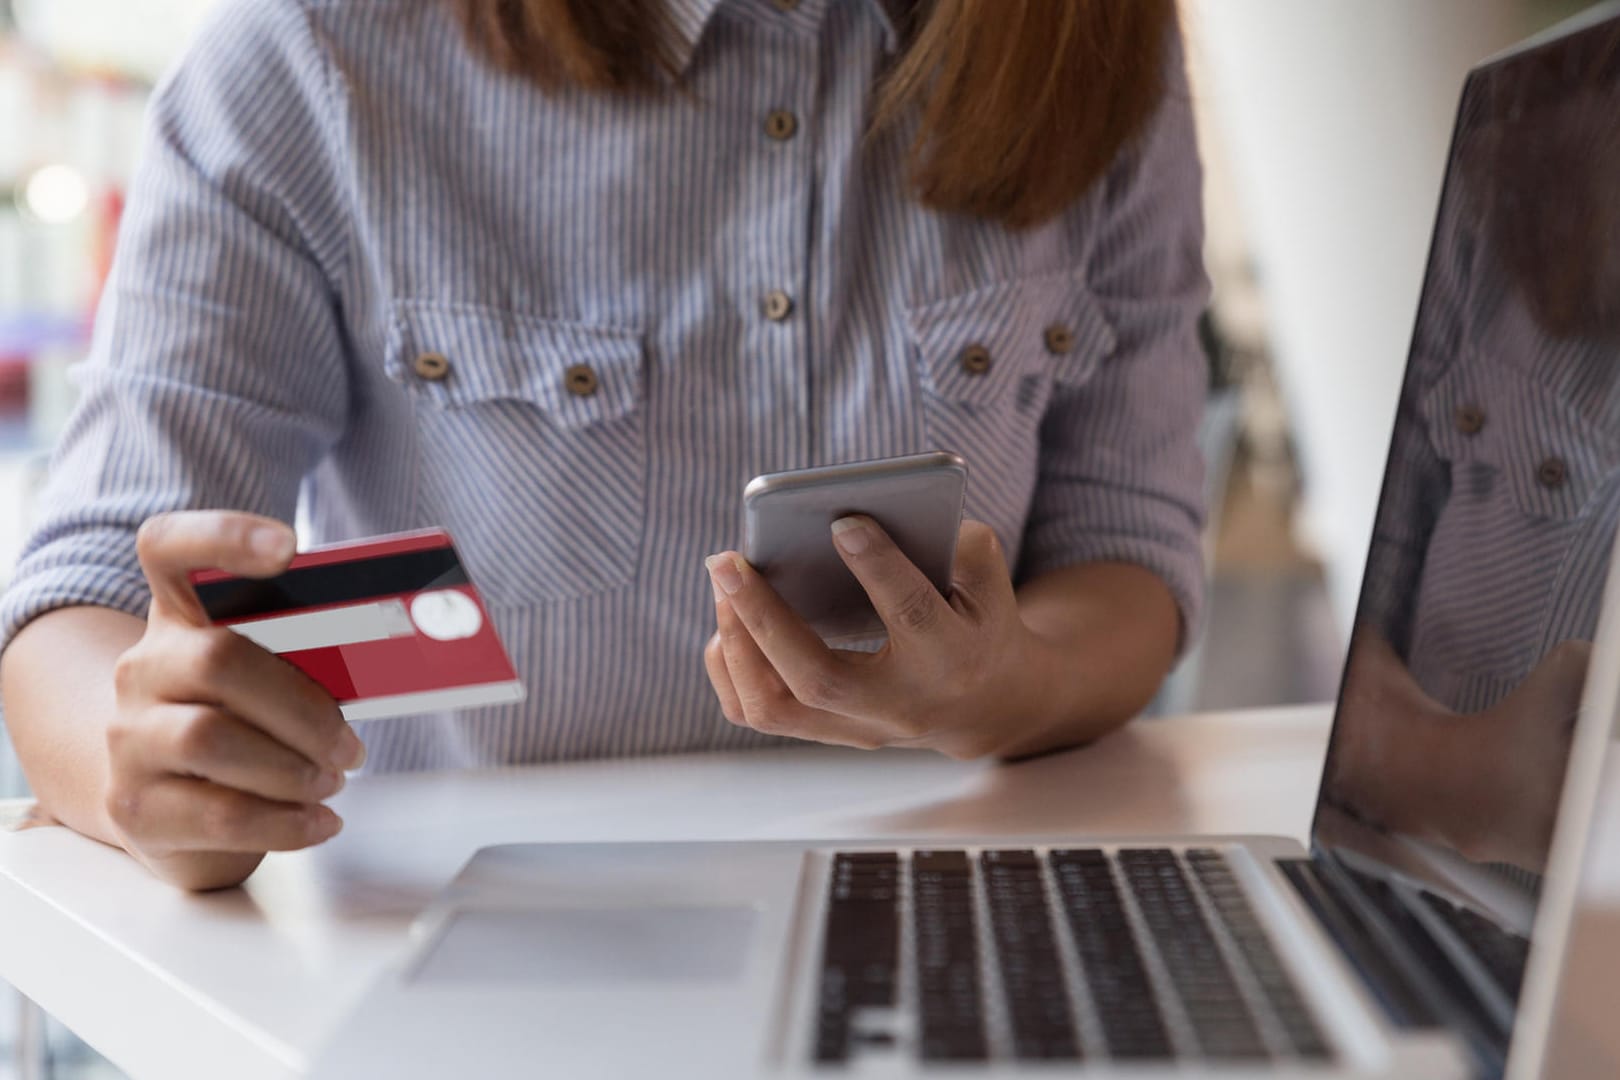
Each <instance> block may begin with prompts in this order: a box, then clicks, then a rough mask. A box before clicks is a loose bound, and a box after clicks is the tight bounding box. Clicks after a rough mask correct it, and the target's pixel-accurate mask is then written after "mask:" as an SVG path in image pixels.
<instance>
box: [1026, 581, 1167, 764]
mask: <svg viewBox="0 0 1620 1080" xmlns="http://www.w3.org/2000/svg"><path fill="white" fill-rule="evenodd" d="M1018 608H1019V614H1020V615H1021V617H1022V619H1023V622H1024V625H1025V626H1026V627H1027V628H1028V629H1029V631H1030V633H1031V635H1032V637H1033V639H1034V647H1033V649H1032V651H1031V656H1030V657H1029V668H1028V672H1029V675H1028V677H1027V678H1026V679H1025V680H1024V683H1025V689H1024V692H1025V693H1026V694H1029V695H1031V696H1030V703H1029V707H1028V708H1027V709H1026V710H1025V713H1026V716H1028V717H1029V721H1028V723H1027V724H1026V725H1025V729H1024V730H1023V731H1021V732H1019V733H1018V734H1017V735H1016V736H1015V737H1014V738H1013V739H1012V740H1010V741H1009V743H1008V745H1007V746H1005V747H1003V748H1002V749H1001V751H1000V755H1001V756H1002V757H1021V756H1025V755H1028V754H1036V753H1042V752H1045V751H1048V750H1055V749H1060V748H1062V747H1067V746H1075V745H1078V744H1081V743H1085V742H1089V741H1091V740H1092V739H1095V738H1097V737H1099V736H1101V735H1104V734H1106V733H1107V732H1109V731H1112V730H1113V729H1114V728H1117V727H1119V726H1120V725H1121V724H1123V723H1125V721H1127V720H1129V719H1130V718H1131V717H1133V716H1135V715H1136V714H1137V713H1139V712H1140V711H1141V710H1142V708H1143V707H1144V706H1146V705H1147V703H1148V702H1149V701H1151V700H1152V699H1153V695H1154V694H1155V693H1156V692H1157V691H1158V688H1159V684H1160V683H1162V682H1163V681H1164V677H1165V674H1166V673H1167V672H1168V671H1169V670H1170V665H1171V664H1172V663H1173V662H1174V660H1175V652H1176V644H1177V640H1178V637H1179V634H1180V617H1179V615H1178V613H1177V609H1176V603H1175V599H1174V598H1173V597H1172V595H1171V593H1170V590H1169V588H1168V587H1167V586H1166V585H1165V584H1164V582H1163V581H1161V580H1160V579H1159V577H1158V575H1156V574H1154V573H1153V572H1152V571H1149V570H1146V569H1144V568H1142V567H1140V566H1135V565H1132V564H1129V563H1082V564H1079V565H1076V566H1069V567H1064V568H1063V569H1061V570H1055V571H1053V572H1051V573H1049V574H1043V575H1042V576H1040V577H1038V578H1035V579H1034V580H1032V581H1029V582H1027V583H1025V584H1024V585H1023V586H1022V587H1021V588H1020V589H1019V590H1018Z"/></svg>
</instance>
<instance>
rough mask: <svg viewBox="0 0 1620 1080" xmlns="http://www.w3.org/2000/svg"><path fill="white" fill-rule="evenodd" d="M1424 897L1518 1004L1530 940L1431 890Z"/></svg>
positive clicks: (1528, 955) (1503, 990)
mask: <svg viewBox="0 0 1620 1080" xmlns="http://www.w3.org/2000/svg"><path fill="white" fill-rule="evenodd" d="M1422 896H1423V902H1424V903H1426V904H1428V905H1429V907H1430V908H1431V909H1432V910H1433V911H1434V913H1435V914H1437V915H1439V916H1440V918H1441V919H1443V920H1445V923H1446V925H1447V926H1449V927H1451V929H1452V930H1453V931H1454V932H1455V933H1456V935H1457V936H1458V937H1459V938H1461V939H1462V942H1463V944H1464V945H1466V946H1468V949H1469V951H1470V952H1472V953H1473V954H1474V956H1475V957H1476V958H1477V959H1478V960H1479V962H1480V963H1481V964H1482V965H1484V967H1485V970H1486V971H1488V972H1490V975H1491V978H1492V979H1494V980H1495V981H1496V985H1497V986H1499V987H1501V989H1502V992H1503V993H1504V994H1506V995H1507V996H1508V999H1509V1000H1510V1001H1513V1002H1515V1003H1516V1002H1518V1000H1519V986H1520V984H1521V983H1523V982H1524V966H1525V964H1526V963H1527V962H1529V959H1530V941H1529V939H1527V938H1523V937H1520V936H1519V935H1518V934H1514V933H1511V932H1509V931H1507V930H1503V929H1502V928H1501V927H1499V926H1497V925H1496V924H1495V923H1494V922H1492V921H1490V920H1489V919H1487V918H1485V916H1483V915H1481V914H1479V913H1478V912H1475V911H1470V910H1469V909H1468V908H1465V907H1458V906H1457V905H1456V904H1453V903H1452V902H1451V901H1450V900H1447V899H1445V898H1444V897H1442V896H1437V895H1435V894H1434V893H1432V892H1429V891H1428V890H1427V889H1425V890H1424V891H1423V893H1422Z"/></svg>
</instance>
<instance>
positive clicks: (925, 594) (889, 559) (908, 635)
mask: <svg viewBox="0 0 1620 1080" xmlns="http://www.w3.org/2000/svg"><path fill="white" fill-rule="evenodd" d="M832 534H833V546H834V547H836V548H837V549H838V554H839V556H840V557H841V558H842V559H843V560H844V565H845V566H847V567H849V569H850V573H852V574H854V575H855V577H856V579H857V580H859V581H860V583H861V587H862V588H864V589H865V590H866V595H867V596H869V597H870V598H871V600H872V606H873V607H874V608H876V609H877V613H878V617H879V618H881V619H882V620H883V625H884V626H886V627H888V630H889V637H890V638H891V639H895V640H906V639H916V638H927V637H934V636H936V635H938V634H939V633H941V632H942V631H943V630H945V629H946V628H947V627H949V626H951V625H952V624H953V623H954V621H955V620H956V618H957V616H956V612H954V611H952V610H951V606H950V604H948V603H946V601H945V598H944V597H943V596H941V595H940V593H939V590H938V589H936V588H934V583H933V582H931V581H929V580H928V576H927V575H926V574H924V573H923V572H922V571H921V570H919V569H917V567H916V564H915V563H913V562H912V561H911V560H910V559H908V558H906V556H905V553H904V552H902V551H901V550H900V548H899V547H897V546H896V545H895V542H894V541H893V540H891V539H890V538H889V534H888V533H886V532H884V531H883V529H882V527H881V526H879V525H878V523H877V522H875V521H873V520H872V519H871V518H869V517H865V516H862V515H859V514H856V515H851V516H849V517H841V518H839V519H838V520H837V521H835V522H833V523H832Z"/></svg>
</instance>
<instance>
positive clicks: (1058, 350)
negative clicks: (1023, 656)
mask: <svg viewBox="0 0 1620 1080" xmlns="http://www.w3.org/2000/svg"><path fill="white" fill-rule="evenodd" d="M1044 337H1045V339H1046V351H1047V352H1049V353H1051V354H1052V355H1053V356H1065V355H1067V354H1068V353H1071V352H1073V351H1074V330H1073V329H1071V328H1070V327H1067V326H1064V325H1063V324H1062V323H1053V324H1052V325H1051V326H1048V327H1047V328H1046V333H1045V335H1044Z"/></svg>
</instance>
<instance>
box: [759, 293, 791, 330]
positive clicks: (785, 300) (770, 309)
mask: <svg viewBox="0 0 1620 1080" xmlns="http://www.w3.org/2000/svg"><path fill="white" fill-rule="evenodd" d="M791 314H793V298H792V297H791V296H789V295H788V294H787V293H785V292H783V291H782V290H781V289H772V290H771V291H770V292H768V293H766V294H765V317H766V318H767V319H769V320H771V322H781V321H782V320H783V319H785V318H787V317H788V316H789V315H791Z"/></svg>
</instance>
